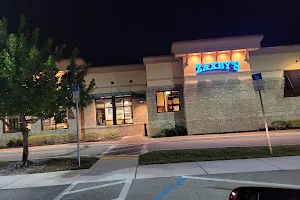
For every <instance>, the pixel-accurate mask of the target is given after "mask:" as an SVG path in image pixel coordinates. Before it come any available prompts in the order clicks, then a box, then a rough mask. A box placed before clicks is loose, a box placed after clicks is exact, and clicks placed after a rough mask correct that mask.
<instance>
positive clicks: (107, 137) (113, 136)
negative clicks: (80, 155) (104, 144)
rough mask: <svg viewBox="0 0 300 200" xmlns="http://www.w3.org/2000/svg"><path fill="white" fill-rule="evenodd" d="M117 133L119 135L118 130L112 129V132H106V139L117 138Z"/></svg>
mask: <svg viewBox="0 0 300 200" xmlns="http://www.w3.org/2000/svg"><path fill="white" fill-rule="evenodd" d="M117 135H118V133H117V132H114V131H112V132H109V133H107V134H104V138H105V139H106V140H111V139H114V138H116V136H117Z"/></svg>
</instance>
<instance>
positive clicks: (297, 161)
mask: <svg viewBox="0 0 300 200" xmlns="http://www.w3.org/2000/svg"><path fill="white" fill-rule="evenodd" d="M259 160H262V161H264V162H266V163H269V164H270V165H273V166H275V167H278V168H280V169H283V170H290V169H300V156H286V157H276V158H259Z"/></svg>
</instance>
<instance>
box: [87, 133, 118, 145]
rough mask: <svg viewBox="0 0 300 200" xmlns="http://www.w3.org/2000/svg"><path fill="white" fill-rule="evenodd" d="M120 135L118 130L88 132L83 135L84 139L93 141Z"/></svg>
mask: <svg viewBox="0 0 300 200" xmlns="http://www.w3.org/2000/svg"><path fill="white" fill-rule="evenodd" d="M117 135H118V133H117V132H115V131H111V132H108V133H105V132H104V133H102V132H86V133H85V134H84V135H83V136H82V140H83V141H85V142H93V141H99V140H101V139H105V140H110V139H114V138H116V137H117Z"/></svg>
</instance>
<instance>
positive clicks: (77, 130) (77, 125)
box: [76, 102, 80, 167]
mask: <svg viewBox="0 0 300 200" xmlns="http://www.w3.org/2000/svg"><path fill="white" fill-rule="evenodd" d="M76 132H77V160H78V166H79V167H80V145H79V144H80V137H79V124H78V102H77V103H76Z"/></svg>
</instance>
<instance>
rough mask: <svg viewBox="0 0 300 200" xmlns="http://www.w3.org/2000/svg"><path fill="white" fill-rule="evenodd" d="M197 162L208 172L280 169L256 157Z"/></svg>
mask: <svg viewBox="0 0 300 200" xmlns="http://www.w3.org/2000/svg"><path fill="white" fill-rule="evenodd" d="M198 164H199V165H200V166H201V167H202V168H203V169H204V170H205V171H206V172H207V173H208V174H223V173H239V172H259V171H274V170H280V169H279V168H277V167H274V166H272V165H269V164H267V163H264V162H262V161H260V160H258V159H241V160H219V161H204V162H198Z"/></svg>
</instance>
